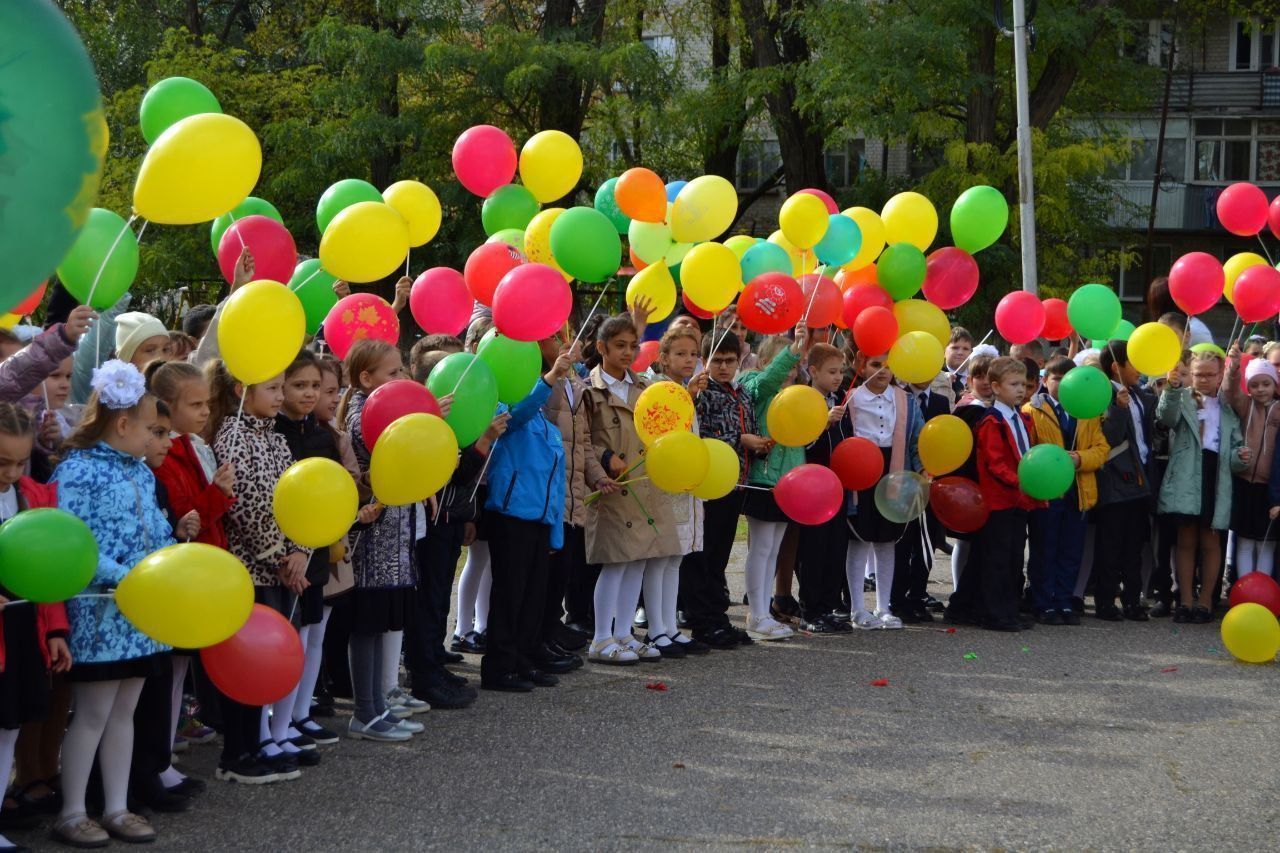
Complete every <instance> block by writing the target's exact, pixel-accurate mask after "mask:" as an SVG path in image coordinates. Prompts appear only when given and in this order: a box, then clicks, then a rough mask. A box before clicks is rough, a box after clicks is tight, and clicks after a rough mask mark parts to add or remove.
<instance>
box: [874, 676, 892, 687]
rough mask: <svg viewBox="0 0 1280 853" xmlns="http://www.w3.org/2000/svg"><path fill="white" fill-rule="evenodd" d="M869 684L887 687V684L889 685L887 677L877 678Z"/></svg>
mask: <svg viewBox="0 0 1280 853" xmlns="http://www.w3.org/2000/svg"><path fill="white" fill-rule="evenodd" d="M871 686H872V687H888V686H889V679H887V678H877V679H876V680H875V681H873V682H871Z"/></svg>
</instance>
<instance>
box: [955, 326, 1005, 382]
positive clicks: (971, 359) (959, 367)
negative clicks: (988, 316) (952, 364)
mask: <svg viewBox="0 0 1280 853" xmlns="http://www.w3.org/2000/svg"><path fill="white" fill-rule="evenodd" d="M993 332H995V329H989V330H987V333H986V334H985V335H983V336H982V340H980V341H978V346H977V347H974V348H973V349H977V348H978V347H980V346H982V345H983V344H985V343H986V342H987V338H989V337H991V335H992V333H993ZM970 361H973V351H972V350H970V351H969V357H968V358H966V359H965V360H964V361H962V362H960V364H959V366H957V367H956V368H955V369H954V370H952V369H951V368H947V373H948V374H950V375H951V376H955V375H956V374H957V373H959V372H960V371H961V370H964V366H965V365H966V364H968V363H969V362H970Z"/></svg>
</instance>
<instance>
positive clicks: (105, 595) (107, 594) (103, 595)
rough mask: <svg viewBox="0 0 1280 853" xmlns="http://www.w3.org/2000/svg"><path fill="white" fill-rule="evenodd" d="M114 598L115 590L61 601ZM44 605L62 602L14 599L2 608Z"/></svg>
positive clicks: (91, 593)
mask: <svg viewBox="0 0 1280 853" xmlns="http://www.w3.org/2000/svg"><path fill="white" fill-rule="evenodd" d="M115 597H116V592H115V590H112V591H111V592H85V593H81V594H80V595H73V596H71V598H67V599H63V600H64V601H71V600H72V599H76V598H115ZM45 603H56V604H61V603H62V602H42V601H36V602H33V601H31V599H29V598H15V599H14V600H13V601H6V602H5V603H4V607H11V606H12V605H14V604H45ZM4 607H0V610H3V609H4Z"/></svg>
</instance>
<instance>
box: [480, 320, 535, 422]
mask: <svg viewBox="0 0 1280 853" xmlns="http://www.w3.org/2000/svg"><path fill="white" fill-rule="evenodd" d="M476 354H477V355H479V356H480V360H481V361H483V362H484V363H485V364H487V365H489V367H490V368H491V369H492V370H493V375H494V377H495V378H497V380H498V402H499V403H506V404H507V405H509V406H513V405H515V404H516V403H519V402H520V401H521V400H523V399H524V398H525V397H527V396H529V392H530V391H531V390H533V386H534V385H536V384H537V383H538V377H539V376H541V375H542V350H540V349H538V345H537V343H535V342H534V341H517V340H514V339H512V338H508V337H505V336H503V335H499V334H498V330H497V329H490V330H489V331H488V333H486V334H485V336H484V337H483V338H481V339H480V346H479V347H478V348H477V349H476ZM468 378H469V377H468Z"/></svg>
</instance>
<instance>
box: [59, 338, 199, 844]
mask: <svg viewBox="0 0 1280 853" xmlns="http://www.w3.org/2000/svg"><path fill="white" fill-rule="evenodd" d="M92 389H93V393H92V394H91V395H90V398H89V403H88V404H87V405H86V408H85V417H84V420H83V421H82V422H81V423H80V426H79V427H78V428H77V429H76V431H75V432H74V433H72V435H71V437H70V438H68V439H67V440H66V442H65V444H64V447H65V448H66V450H67V454H66V456H65V458H64V460H63V462H62V464H61V465H59V466H58V468H57V470H56V471H55V472H54V482H56V483H57V484H58V506H59V507H61V508H62V509H65V510H67V511H68V512H70V513H72V514H73V515H76V516H78V517H80V518H81V519H83V520H84V522H85V523H86V524H88V525H89V529H90V530H92V531H93V537H94V539H96V540H97V542H98V568H97V571H96V572H95V574H94V577H93V580H92V581H90V583H89V586H88V587H87V589H86V592H88V593H90V594H93V595H95V596H102V594H104V593H106V592H107V591H108V590H109V589H111V588H113V587H115V586H116V585H117V584H119V583H120V581H122V580H123V579H124V576H125V575H126V574H128V572H129V569H130V567H131V566H133V565H134V564H135V563H137V562H138V561H139V560H141V559H142V558H143V557H145V556H146V555H147V554H150V553H151V552H153V551H156V550H158V549H160V548H163V547H165V546H168V545H172V544H173V542H174V540H173V536H172V533H173V529H172V528H171V527H170V526H169V523H168V522H167V521H166V520H165V517H164V514H163V513H162V512H161V511H160V508H159V506H157V505H156V497H155V477H154V476H152V474H151V470H150V469H149V468H148V467H147V466H146V463H145V462H143V461H142V457H143V456H144V455H145V454H146V452H147V444H148V442H149V441H150V440H151V428H152V426H153V425H154V423H155V419H156V403H155V398H153V397H151V396H150V395H149V394H147V393H146V382H145V381H144V380H143V378H142V374H141V373H139V372H138V369H137V368H136V367H134V366H133V365H130V364H125V363H124V362H122V361H118V360H111V361H108V362H107V363H106V364H104V365H102V367H100V368H98V369H97V371H96V372H95V374H94V377H93V380H92ZM67 617H68V620H69V621H70V623H71V643H70V646H71V653H72V656H73V658H74V659H75V661H76V666H75V667H74V668H73V669H72V670H71V672H70V674H69V675H68V678H69V679H70V681H71V682H72V692H73V695H74V701H75V708H76V713H75V717H74V718H73V719H72V721H71V726H70V728H68V729H67V734H66V738H65V740H64V741H63V745H62V796H63V802H62V813H61V815H60V816H59V818H58V821H57V822H56V823H55V824H54V826H53V833H54V836H55V837H56V838H58V839H60V840H62V841H65V842H67V843H68V844H71V845H73V846H77V847H85V846H102V845H104V844H106V843H107V839H108V837H115V838H119V839H121V840H123V841H131V842H139V841H150V840H152V839H154V838H155V835H156V832H155V830H154V829H153V828H152V827H151V824H149V823H148V822H147V821H146V819H145V818H143V817H141V816H139V815H136V814H133V813H132V812H130V811H129V810H128V803H127V793H128V783H129V767H130V763H131V752H132V750H133V711H134V707H135V706H136V705H137V702H138V695H139V694H140V693H141V692H142V685H143V680H144V679H145V678H147V677H148V676H152V675H158V674H159V673H160V672H161V667H163V666H168V665H169V664H168V662H167V661H166V660H165V659H164V657H163V653H164V652H166V651H168V648H169V647H168V646H165V645H163V644H161V643H158V642H156V641H155V640H153V639H151V638H150V637H148V636H146V635H145V634H143V633H142V632H140V631H139V630H138V629H136V628H134V627H133V625H132V624H131V623H130V622H129V620H127V619H125V617H124V615H123V614H122V613H121V612H120V609H119V608H118V607H116V604H115V601H114V600H112V599H111V598H108V597H94V598H73V599H72V600H70V601H68V602H67ZM95 753H97V755H98V759H99V762H100V765H101V768H102V786H103V794H104V801H105V807H104V809H103V816H102V822H101V823H98V822H95V821H92V820H90V819H89V818H88V816H87V815H86V814H85V789H86V787H87V786H88V783H89V771H90V768H91V767H92V766H93V758H94V754H95Z"/></svg>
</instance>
